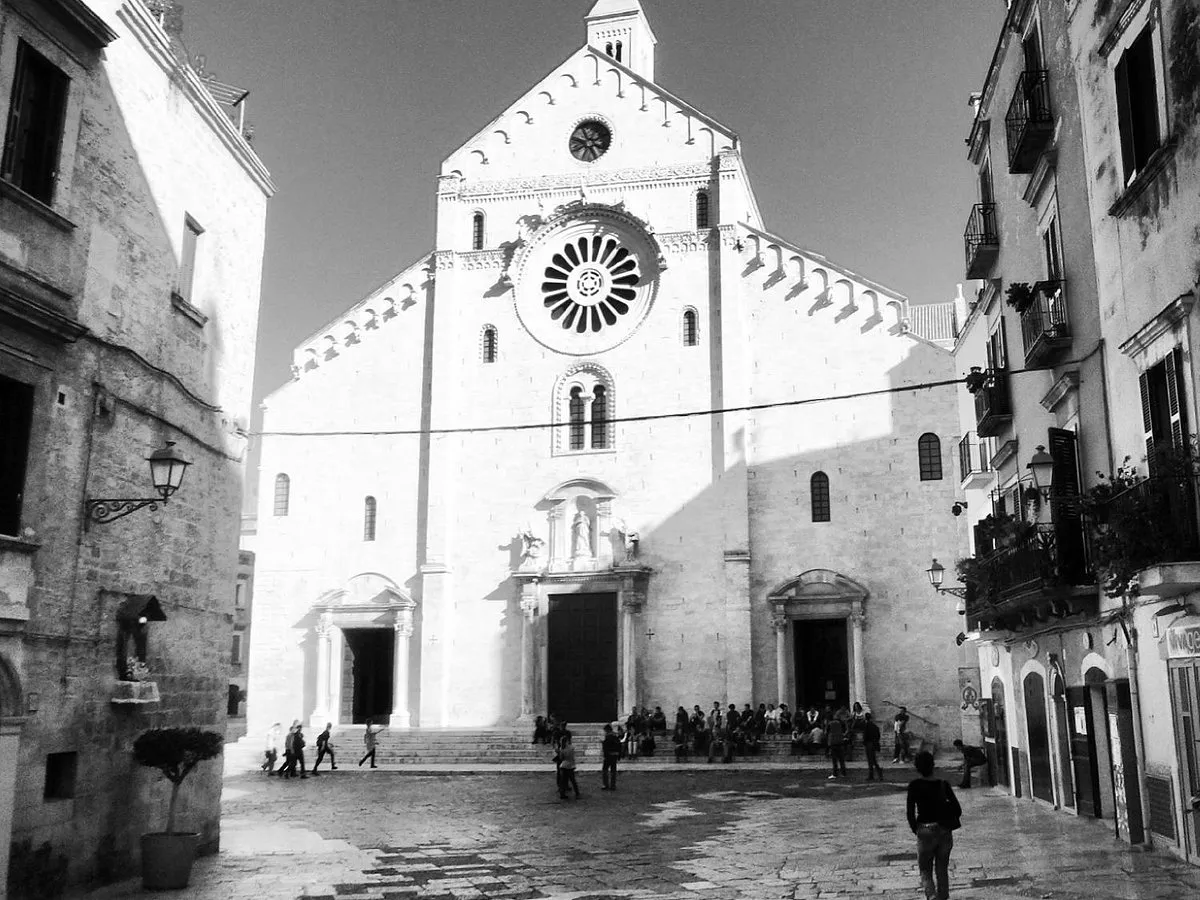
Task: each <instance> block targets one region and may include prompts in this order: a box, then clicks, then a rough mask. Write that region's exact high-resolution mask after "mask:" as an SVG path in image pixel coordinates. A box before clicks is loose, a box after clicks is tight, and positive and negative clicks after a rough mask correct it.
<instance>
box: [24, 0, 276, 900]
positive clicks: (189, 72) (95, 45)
mask: <svg viewBox="0 0 1200 900" xmlns="http://www.w3.org/2000/svg"><path fill="white" fill-rule="evenodd" d="M178 24H179V18H178V10H177V8H176V6H175V5H174V4H171V3H168V2H165V0H154V2H151V3H147V2H143V0H88V2H84V0H0V109H3V115H0V122H4V123H5V125H4V126H3V127H5V128H6V131H5V138H4V145H3V147H4V149H3V157H2V159H0V329H2V330H3V335H4V339H3V341H0V885H3V884H5V883H6V875H7V876H8V879H7V880H8V881H10V882H11V883H13V884H15V885H28V884H29V881H30V879H31V878H34V877H38V878H40V877H42V876H45V875H46V874H47V872H46V868H47V864H46V860H49V861H50V865H51V868H52V870H53V873H52V874H53V878H55V879H56V880H55V881H54V882H53V883H39V884H38V885H37V888H38V890H39V893H44V894H45V895H49V894H50V893H54V894H55V895H58V894H59V893H61V892H62V891H63V890H64V889H65V887H66V886H67V885H69V884H71V883H86V882H96V881H105V880H109V879H114V878H118V877H120V876H122V875H125V874H128V873H129V871H130V870H132V869H134V868H135V866H136V862H137V858H138V853H139V849H138V839H139V837H140V835H141V834H142V833H143V832H144V831H150V830H154V829H155V828H157V827H158V826H159V824H160V823H161V822H162V821H163V820H164V817H165V810H166V799H167V793H168V790H169V785H167V784H166V783H165V782H164V780H163V778H162V776H161V774H160V773H158V772H157V771H151V770H149V769H145V768H143V767H141V766H138V765H137V764H136V763H135V762H134V759H133V755H132V753H131V746H132V743H133V740H134V738H135V737H136V736H137V735H138V734H140V733H141V732H142V731H144V730H146V729H147V728H150V727H153V726H156V725H188V726H199V727H202V728H206V729H210V730H215V731H223V730H224V728H225V725H226V718H227V716H226V709H227V700H228V683H227V679H226V677H225V673H226V671H227V669H228V666H229V648H230V645H231V636H232V633H233V618H234V608H235V600H234V598H235V584H236V581H237V570H238V547H237V543H238V535H237V532H238V514H239V512H240V508H241V486H242V475H243V458H244V454H245V451H246V444H247V440H246V435H245V431H246V428H247V425H248V422H249V415H250V384H251V375H252V372H253V367H254V352H255V333H256V329H257V320H258V303H259V283H260V273H261V268H262V257H263V244H264V234H265V217H266V207H267V202H268V198H269V197H270V196H271V194H272V193H273V191H274V187H273V185H272V183H271V179H270V177H269V175H268V173H267V171H266V169H265V168H264V167H263V164H262V162H261V161H260V160H259V158H258V156H257V155H256V154H255V153H254V151H253V150H252V149H251V147H250V145H249V144H248V143H247V142H246V140H245V138H244V136H243V134H242V132H241V130H240V129H239V127H238V123H237V122H236V121H235V119H236V116H237V110H233V111H231V110H230V109H228V108H227V107H226V105H225V104H224V103H223V102H220V101H221V98H217V97H215V96H214V95H213V93H212V92H211V91H210V90H209V87H208V85H207V84H206V82H204V81H202V80H201V78H200V77H199V76H198V74H197V73H196V71H195V70H194V69H193V68H192V67H190V66H189V65H188V64H187V63H186V62H185V60H184V58H183V56H182V54H181V51H180V46H179V42H178V40H177V38H178V32H177V26H178ZM225 99H227V98H225ZM168 441H170V442H174V444H175V448H174V449H175V451H177V452H179V453H180V454H181V455H182V456H183V457H184V458H185V459H186V460H187V461H188V462H190V463H191V465H190V468H189V469H187V471H186V477H185V478H184V480H183V482H182V485H181V486H180V487H179V490H178V491H177V492H176V493H175V494H174V495H172V496H170V498H169V502H165V503H164V502H162V500H161V497H160V498H158V502H156V504H155V505H154V506H151V507H148V508H147V507H145V506H144V505H143V506H142V508H140V509H138V510H136V511H134V507H133V506H130V505H127V500H128V499H132V500H136V501H141V500H143V499H146V498H147V497H155V491H154V489H153V488H152V486H151V479H150V472H149V471H148V467H147V464H146V458H147V456H149V455H150V453H151V452H152V451H154V450H156V449H157V448H159V447H161V446H162V445H163V444H164V442H168ZM113 498H117V499H113ZM101 500H103V501H107V502H106V503H102V504H99V505H97V501H101ZM135 506H136V504H135ZM116 513H121V514H120V515H116ZM124 513H130V514H129V515H124ZM220 789H221V765H220V762H219V761H217V762H214V763H208V764H204V765H202V766H200V767H199V768H198V769H197V770H196V772H195V773H194V774H193V775H192V776H191V777H190V778H189V781H188V786H187V790H186V791H185V792H184V795H183V797H182V798H181V803H182V806H181V809H180V815H181V817H182V822H183V823H186V825H187V827H188V828H191V829H194V830H196V831H199V832H200V833H201V835H202V844H203V846H204V847H205V848H207V849H208V850H214V849H215V848H216V846H217V842H218V834H219V812H220V809H219V799H220ZM10 847H11V849H12V855H11V858H10V854H9V851H10ZM43 849H44V853H42V851H43ZM34 854H41V855H40V857H35V855H34ZM39 858H41V859H42V861H41V862H38V859H39ZM2 893H3V890H2V889H0V894H2Z"/></svg>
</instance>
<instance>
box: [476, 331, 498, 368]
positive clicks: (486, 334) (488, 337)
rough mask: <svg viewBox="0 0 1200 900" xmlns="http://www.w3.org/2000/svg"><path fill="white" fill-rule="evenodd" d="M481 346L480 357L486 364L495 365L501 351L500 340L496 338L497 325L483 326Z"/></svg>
mask: <svg viewBox="0 0 1200 900" xmlns="http://www.w3.org/2000/svg"><path fill="white" fill-rule="evenodd" d="M481 344H482V346H481V349H480V357H481V358H482V359H483V361H484V362H485V363H494V362H495V361H496V354H497V352H498V350H499V339H498V338H497V336H496V326H495V325H484V326H483V340H482V342H481Z"/></svg>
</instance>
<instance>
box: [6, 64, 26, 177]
mask: <svg viewBox="0 0 1200 900" xmlns="http://www.w3.org/2000/svg"><path fill="white" fill-rule="evenodd" d="M26 74H27V67H26V57H25V45H24V44H23V43H20V44H18V45H17V67H16V70H15V72H14V73H13V79H14V80H13V90H12V103H11V105H10V106H9V108H8V127H7V128H6V129H5V131H4V158H3V160H2V161H0V178H5V179H8V180H10V181H11V180H12V178H13V174H14V173H15V171H16V168H17V141H18V138H19V136H20V134H21V129H22V128H23V127H24V125H23V122H22V112H23V111H24V109H25V101H26V99H27V98H26V96H25V78H26Z"/></svg>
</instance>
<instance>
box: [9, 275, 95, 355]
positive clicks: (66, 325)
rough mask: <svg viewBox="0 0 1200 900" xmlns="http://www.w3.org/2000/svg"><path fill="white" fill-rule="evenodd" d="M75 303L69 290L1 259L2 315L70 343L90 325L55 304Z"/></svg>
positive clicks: (40, 334) (25, 326)
mask: <svg viewBox="0 0 1200 900" xmlns="http://www.w3.org/2000/svg"><path fill="white" fill-rule="evenodd" d="M73 305H74V298H73V297H72V296H71V295H70V294H69V293H67V292H66V291H63V290H61V289H59V288H57V287H55V286H54V285H52V284H50V283H49V282H48V281H44V280H42V279H41V278H38V277H37V276H35V275H33V274H31V273H29V272H26V271H25V270H24V269H20V268H17V267H16V266H13V265H10V264H9V263H7V262H5V261H4V260H2V259H0V317H3V318H6V319H9V320H11V321H13V322H16V323H17V327H18V328H24V329H25V330H28V331H32V332H33V333H35V334H37V335H38V336H39V337H41V338H43V339H46V338H48V339H50V340H55V341H61V342H63V343H70V342H74V341H77V340H79V338H80V337H82V336H83V335H84V334H86V333H87V330H88V329H87V326H86V325H84V324H82V323H81V322H78V321H76V320H75V319H73V318H71V316H69V315H66V314H64V313H63V312H60V311H59V310H57V309H55V307H56V306H58V307H66V308H70V307H72V306H73Z"/></svg>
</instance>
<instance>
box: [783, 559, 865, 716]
mask: <svg viewBox="0 0 1200 900" xmlns="http://www.w3.org/2000/svg"><path fill="white" fill-rule="evenodd" d="M866 600H867V589H866V588H865V587H863V586H862V585H861V584H859V583H858V582H857V581H855V580H854V579H852V578H848V577H846V576H845V575H842V574H840V573H838V572H834V571H832V570H831V569H809V570H808V571H807V572H804V573H803V574H801V575H800V576H799V577H798V578H794V579H792V580H790V581H787V582H784V583H783V584H781V585H779V586H778V587H777V588H775V590H773V591H771V593H770V594H768V595H767V602H768V603H770V605H771V616H772V622H773V624H774V626H775V639H776V643H775V652H776V683H777V684H778V687H779V701H780V702H782V703H789V704H793V703H794V704H795V708H797V709H799V708H803V707H806V706H818V707H821V706H826V705H832V706H842V705H849V704H850V703H852V702H854V701H855V700H857V701H859V702H861V703H866V702H867V685H866V661H865V659H864V657H863V626H864V624H865V622H866V611H865V605H866Z"/></svg>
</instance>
